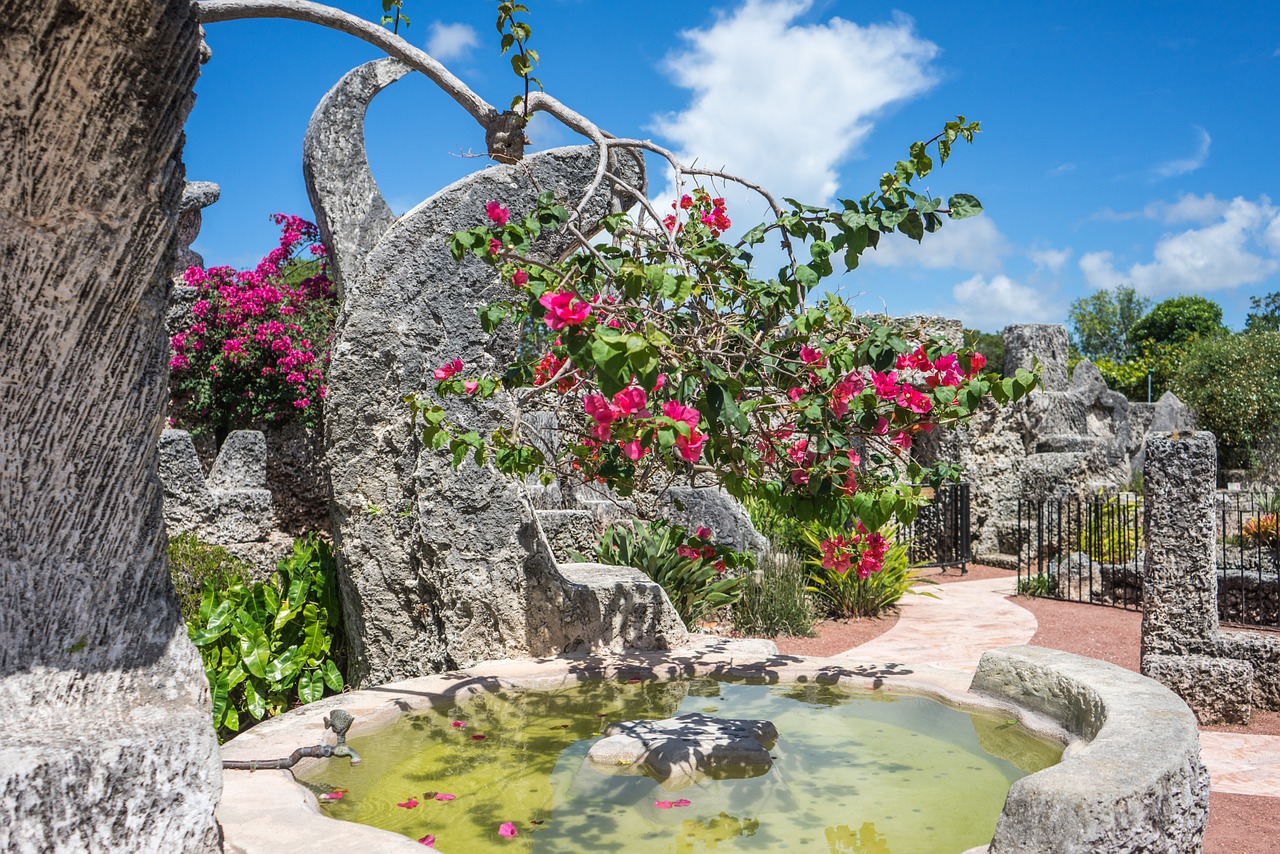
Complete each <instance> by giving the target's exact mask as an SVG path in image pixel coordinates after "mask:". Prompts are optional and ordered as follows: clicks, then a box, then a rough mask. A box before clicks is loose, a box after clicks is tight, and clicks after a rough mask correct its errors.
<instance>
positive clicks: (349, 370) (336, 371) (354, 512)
mask: <svg viewBox="0 0 1280 854" xmlns="http://www.w3.org/2000/svg"><path fill="white" fill-rule="evenodd" d="M401 73H402V66H400V64H399V63H398V62H396V61H394V60H379V61H377V62H374V63H369V64H366V65H364V66H361V67H360V68H357V69H355V70H354V71H352V72H350V73H349V74H347V75H346V76H345V77H344V78H343V79H342V81H340V82H339V83H338V84H337V86H336V87H335V88H334V89H333V90H332V91H331V92H330V93H329V95H327V96H326V97H325V99H324V101H322V102H321V104H320V106H319V107H318V108H317V110H316V112H315V114H314V115H313V117H312V121H311V126H310V127H309V128H308V131H307V141H306V145H305V147H304V157H305V171H306V176H307V179H308V192H309V193H310V195H311V197H312V200H313V204H314V207H315V209H316V214H317V219H318V221H319V224H320V227H321V231H322V234H323V235H324V237H325V240H326V243H327V244H328V245H329V246H330V247H331V248H333V249H334V250H335V253H334V255H333V258H332V260H333V262H334V266H335V268H336V269H335V274H336V276H337V279H338V280H339V281H340V282H341V284H342V309H341V312H340V315H339V319H338V324H337V330H336V332H335V335H334V342H333V348H332V357H331V358H332V361H331V364H330V376H329V379H330V382H329V394H328V396H327V398H326V400H325V455H326V461H327V465H328V469H329V472H330V482H331V486H332V494H333V506H332V513H333V525H334V537H335V543H336V546H337V550H338V560H339V575H340V586H341V593H342V600H343V612H344V615H345V618H346V626H347V633H348V637H349V642H350V648H349V660H350V662H351V672H350V673H349V677H350V681H351V682H353V683H354V684H357V685H367V684H378V683H381V682H385V681H389V680H393V679H399V678H405V677H409V676H415V675H419V674H423V673H428V672H432V671H439V670H447V669H455V668H457V667H463V666H466V665H468V664H470V663H472V662H475V661H480V660H485V659H495V658H521V657H531V656H541V655H550V654H556V653H560V652H564V651H567V650H571V649H581V648H594V647H595V646H596V645H599V644H602V643H605V642H606V640H605V638H604V637H603V636H600V637H596V636H591V635H590V634H589V629H591V627H595V630H597V631H600V632H605V631H606V628H607V630H608V632H607V633H608V634H609V637H610V638H611V640H609V641H608V642H609V643H613V641H614V640H618V642H620V643H621V642H623V639H626V638H631V637H639V636H642V635H645V633H646V631H647V627H648V626H649V625H650V624H666V621H667V620H668V616H666V615H663V616H658V615H655V614H654V613H651V612H649V611H646V612H645V613H644V615H643V619H644V621H645V623H644V625H643V626H640V625H637V626H635V627H629V626H618V625H616V623H615V622H614V620H615V617H617V614H615V613H606V612H605V610H604V609H605V606H606V605H608V606H609V607H614V606H613V605H609V603H611V602H615V603H616V602H618V601H619V600H617V599H616V598H614V597H613V593H614V592H615V591H616V583H615V581H613V580H611V579H601V580H600V582H599V584H600V586H599V588H598V589H597V586H596V583H595V582H592V581H590V580H588V582H587V583H577V582H575V581H573V580H572V579H570V578H568V577H566V576H565V575H564V574H562V572H561V570H560V569H559V568H558V567H557V565H556V562H555V559H554V557H553V556H552V553H551V550H550V547H549V545H548V543H547V541H546V538H545V537H544V536H543V534H542V531H541V528H540V525H539V524H538V520H537V518H536V517H535V510H534V507H533V505H532V503H531V502H530V500H529V497H528V495H527V490H526V489H525V486H524V485H523V484H521V483H517V482H514V481H512V480H510V479H507V478H505V477H503V476H502V475H500V474H499V473H498V472H497V471H495V470H494V469H493V468H492V467H491V466H488V465H486V466H477V465H475V463H474V462H473V461H468V462H466V463H464V464H463V466H462V467H461V468H459V469H455V468H454V467H453V466H452V464H451V460H450V459H449V456H448V454H446V453H444V452H439V451H435V450H432V449H430V448H426V447H424V446H423V445H422V443H421V441H420V437H419V427H420V425H414V424H413V422H412V419H411V417H410V410H409V407H408V405H407V404H406V403H405V398H406V396H408V395H420V394H421V395H427V396H430V395H432V394H433V392H432V391H431V389H432V387H433V385H434V380H433V378H432V372H433V371H434V370H435V369H436V368H438V367H440V366H441V365H443V364H445V363H447V362H450V361H452V360H453V359H461V360H462V362H463V363H464V366H465V368H464V371H465V372H466V373H467V374H471V373H480V372H494V371H495V370H496V369H497V368H498V367H499V366H502V365H503V364H505V363H506V361H507V360H508V359H509V358H510V357H511V355H512V354H513V353H514V352H515V347H516V338H515V334H514V332H513V331H506V332H503V333H502V334H499V335H496V336H495V335H491V334H488V333H486V332H484V330H483V329H482V328H481V326H480V321H479V318H478V317H477V309H478V308H480V307H481V306H483V305H485V304H487V303H490V302H492V301H494V300H497V299H501V298H503V297H511V296H514V295H513V294H512V293H511V291H510V290H509V289H508V287H507V286H506V285H505V284H504V283H502V282H500V281H499V280H498V279H497V276H496V275H495V274H494V272H493V270H492V269H491V268H489V267H488V266H487V265H485V264H484V263H482V262H480V261H479V260H478V259H476V258H473V257H470V256H468V257H467V258H464V259H463V260H462V262H460V263H459V262H455V261H454V260H453V258H452V257H451V256H450V253H449V247H448V241H449V238H450V236H451V235H452V234H453V233H454V232H456V231H460V230H463V229H466V228H470V227H472V226H474V225H476V224H478V223H481V222H484V221H485V203H486V202H488V201H491V200H497V201H500V202H501V203H502V204H504V205H506V206H508V207H510V208H511V210H513V211H515V212H517V213H519V212H522V211H527V210H530V209H532V208H533V206H534V204H535V201H536V199H537V196H538V195H539V193H541V192H544V191H550V192H553V193H555V194H557V195H558V196H559V197H560V198H563V199H565V200H567V201H569V202H570V203H571V204H576V199H577V198H578V196H579V195H580V194H581V193H582V192H583V191H584V189H585V187H586V185H587V184H588V182H589V181H590V178H591V176H592V175H593V174H594V172H595V167H596V163H597V156H596V150H595V149H594V148H593V147H580V148H562V149H555V150H551V151H544V152H541V153H538V154H535V155H532V156H530V157H528V158H526V159H525V160H524V161H523V162H521V163H518V164H514V165H499V166H492V167H490V168H488V169H485V170H483V171H481V172H478V173H476V174H474V175H471V176H469V177H467V178H464V179H462V180H461V181H458V182H457V183H455V184H453V185H451V186H450V187H447V188H446V189H444V190H442V191H441V192H439V193H437V194H436V195H435V196H433V197H432V198H430V199H428V200H427V201H425V202H424V203H422V204H420V205H419V206H417V207H416V208H414V209H413V210H412V211H410V212H409V213H408V214H406V215H405V216H404V217H401V218H400V219H398V220H396V221H395V222H391V221H390V218H389V213H388V209H387V208H386V204H385V202H384V201H383V200H382V198H381V195H380V193H379V192H378V188H377V184H376V182H375V181H374V180H373V178H372V176H371V175H370V174H369V167H368V160H367V157H366V156H365V152H364V137H363V121H362V117H363V114H364V111H365V109H366V107H367V105H368V102H369V99H371V98H372V97H373V96H374V95H375V94H376V93H377V92H378V91H379V90H380V89H381V88H383V87H384V86H386V85H388V84H389V83H390V82H392V81H394V80H395V79H396V78H397V77H398V76H399V75H400V74H401ZM611 169H612V171H613V172H615V173H617V174H618V175H619V176H620V177H621V178H622V180H624V181H625V182H626V183H627V184H629V185H630V186H633V187H641V188H643V187H644V185H645V181H644V173H643V168H642V164H640V163H639V161H636V160H631V159H627V158H623V159H620V160H619V161H617V162H615V163H613V164H612V167H611ZM606 184H607V182H606ZM625 204H629V200H627V199H623V198H618V197H616V196H614V195H613V194H612V193H611V192H609V191H608V190H607V189H605V188H601V189H599V190H597V191H596V193H595V194H594V195H593V196H592V197H591V199H590V200H589V201H588V203H587V205H586V207H585V215H584V219H583V221H584V223H585V224H586V225H585V226H584V227H587V228H590V223H593V222H596V221H598V219H599V218H600V217H601V216H602V215H604V214H605V213H607V212H608V211H609V210H615V209H620V207H621V206H622V205H625ZM569 246H570V241H569V240H568V239H567V238H566V237H565V236H564V235H562V234H560V233H549V234H544V235H543V236H542V238H541V239H540V241H539V243H538V245H537V246H535V248H534V250H533V251H534V253H535V254H536V255H537V256H538V257H541V258H544V259H554V258H557V257H558V256H559V255H560V254H561V253H562V252H564V251H566V249H567V248H568V247H569ZM445 406H446V409H447V411H448V412H449V415H450V417H451V418H454V419H456V420H458V421H460V422H462V423H465V424H468V425H469V426H470V427H471V428H473V429H476V430H478V431H479V432H480V433H481V434H483V435H487V434H489V433H491V432H492V431H493V430H494V429H497V428H499V427H503V426H510V425H511V424H512V423H513V422H514V419H515V418H516V417H517V414H518V413H517V412H516V411H515V408H514V403H513V401H512V399H511V398H510V397H509V396H508V395H507V394H506V393H501V392H500V393H499V394H498V395H497V396H495V397H494V398H492V399H489V400H476V399H465V400H457V399H450V400H449V401H447V402H446V403H445ZM619 607H620V605H619ZM654 607H655V608H656V607H659V605H658V604H655V605H654ZM661 607H663V608H670V605H669V603H665V600H664V602H663V603H661ZM625 613H626V614H633V613H634V612H633V611H632V610H627V611H625ZM677 619H678V618H677ZM671 634H673V633H665V632H664V633H663V634H662V637H663V639H664V642H667V643H670V642H673V641H672V638H671Z"/></svg>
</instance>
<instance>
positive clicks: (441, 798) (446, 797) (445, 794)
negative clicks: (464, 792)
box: [436, 792, 458, 801]
mask: <svg viewBox="0 0 1280 854" xmlns="http://www.w3.org/2000/svg"><path fill="white" fill-rule="evenodd" d="M457 797H458V796H457V795H451V794H449V793H448V792H440V793H439V794H437V795H436V800H437V801H452V800H454V799H455V798H457Z"/></svg>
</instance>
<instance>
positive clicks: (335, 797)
mask: <svg viewBox="0 0 1280 854" xmlns="http://www.w3.org/2000/svg"><path fill="white" fill-rule="evenodd" d="M345 794H346V792H343V791H341V790H338V791H333V792H325V793H324V794H322V795H321V796H320V800H322V801H340V800H342V796H343V795H345Z"/></svg>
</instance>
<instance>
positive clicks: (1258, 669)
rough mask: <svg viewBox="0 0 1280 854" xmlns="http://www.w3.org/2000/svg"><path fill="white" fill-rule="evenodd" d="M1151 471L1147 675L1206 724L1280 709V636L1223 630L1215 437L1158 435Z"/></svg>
mask: <svg viewBox="0 0 1280 854" xmlns="http://www.w3.org/2000/svg"><path fill="white" fill-rule="evenodd" d="M1144 472H1145V480H1146V490H1147V495H1146V507H1145V514H1144V515H1145V519H1144V524H1143V528H1144V530H1145V533H1146V538H1147V549H1146V563H1145V565H1144V567H1143V578H1142V581H1143V609H1142V672H1143V673H1146V674H1149V675H1151V676H1152V677H1154V678H1157V679H1159V680H1161V681H1162V682H1164V683H1165V684H1166V685H1168V686H1169V687H1170V688H1172V689H1173V690H1174V691H1177V692H1178V694H1179V695H1180V696H1181V697H1182V698H1183V699H1184V700H1186V701H1187V704H1188V705H1190V706H1191V708H1192V709H1194V710H1195V712H1196V715H1197V716H1198V717H1199V718H1200V719H1201V722H1203V723H1223V722H1240V721H1247V720H1248V719H1249V715H1250V711H1251V709H1252V708H1253V707H1255V706H1256V707H1257V708H1260V709H1271V710H1276V709H1280V638H1277V637H1274V636H1270V635H1260V634H1246V633H1243V632H1241V633H1231V632H1221V631H1219V630H1218V609H1219V599H1218V582H1219V578H1218V572H1217V567H1216V565H1215V560H1216V556H1217V554H1216V552H1217V550H1216V548H1215V546H1216V538H1217V534H1216V527H1215V526H1216V524H1217V522H1216V515H1217V514H1216V504H1215V496H1214V488H1215V486H1216V484H1217V443H1216V441H1215V439H1214V436H1213V434H1212V433H1205V432H1200V433H1192V432H1174V433H1157V434H1153V435H1152V436H1150V437H1149V438H1148V441H1147V458H1146V467H1145V469H1144Z"/></svg>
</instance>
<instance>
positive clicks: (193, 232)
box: [171, 181, 222, 277]
mask: <svg viewBox="0 0 1280 854" xmlns="http://www.w3.org/2000/svg"><path fill="white" fill-rule="evenodd" d="M221 193H222V188H221V187H219V186H218V185H217V184H215V183H213V182H212V181H188V182H187V184H186V188H185V189H183V191H182V202H181V203H180V205H179V206H178V259H177V262H176V263H175V264H174V265H173V270H172V271H171V274H172V276H173V277H180V276H182V274H183V273H184V272H186V270H187V268H188V267H203V266H204V259H203V258H201V257H200V253H198V252H196V251H194V250H193V249H192V248H191V244H192V243H195V242H196V238H197V237H199V236H200V225H201V220H202V215H201V213H200V211H201V210H203V209H204V208H207V207H209V205H211V204H213V203H214V202H216V201H217V200H218V196H219V195H221Z"/></svg>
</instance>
